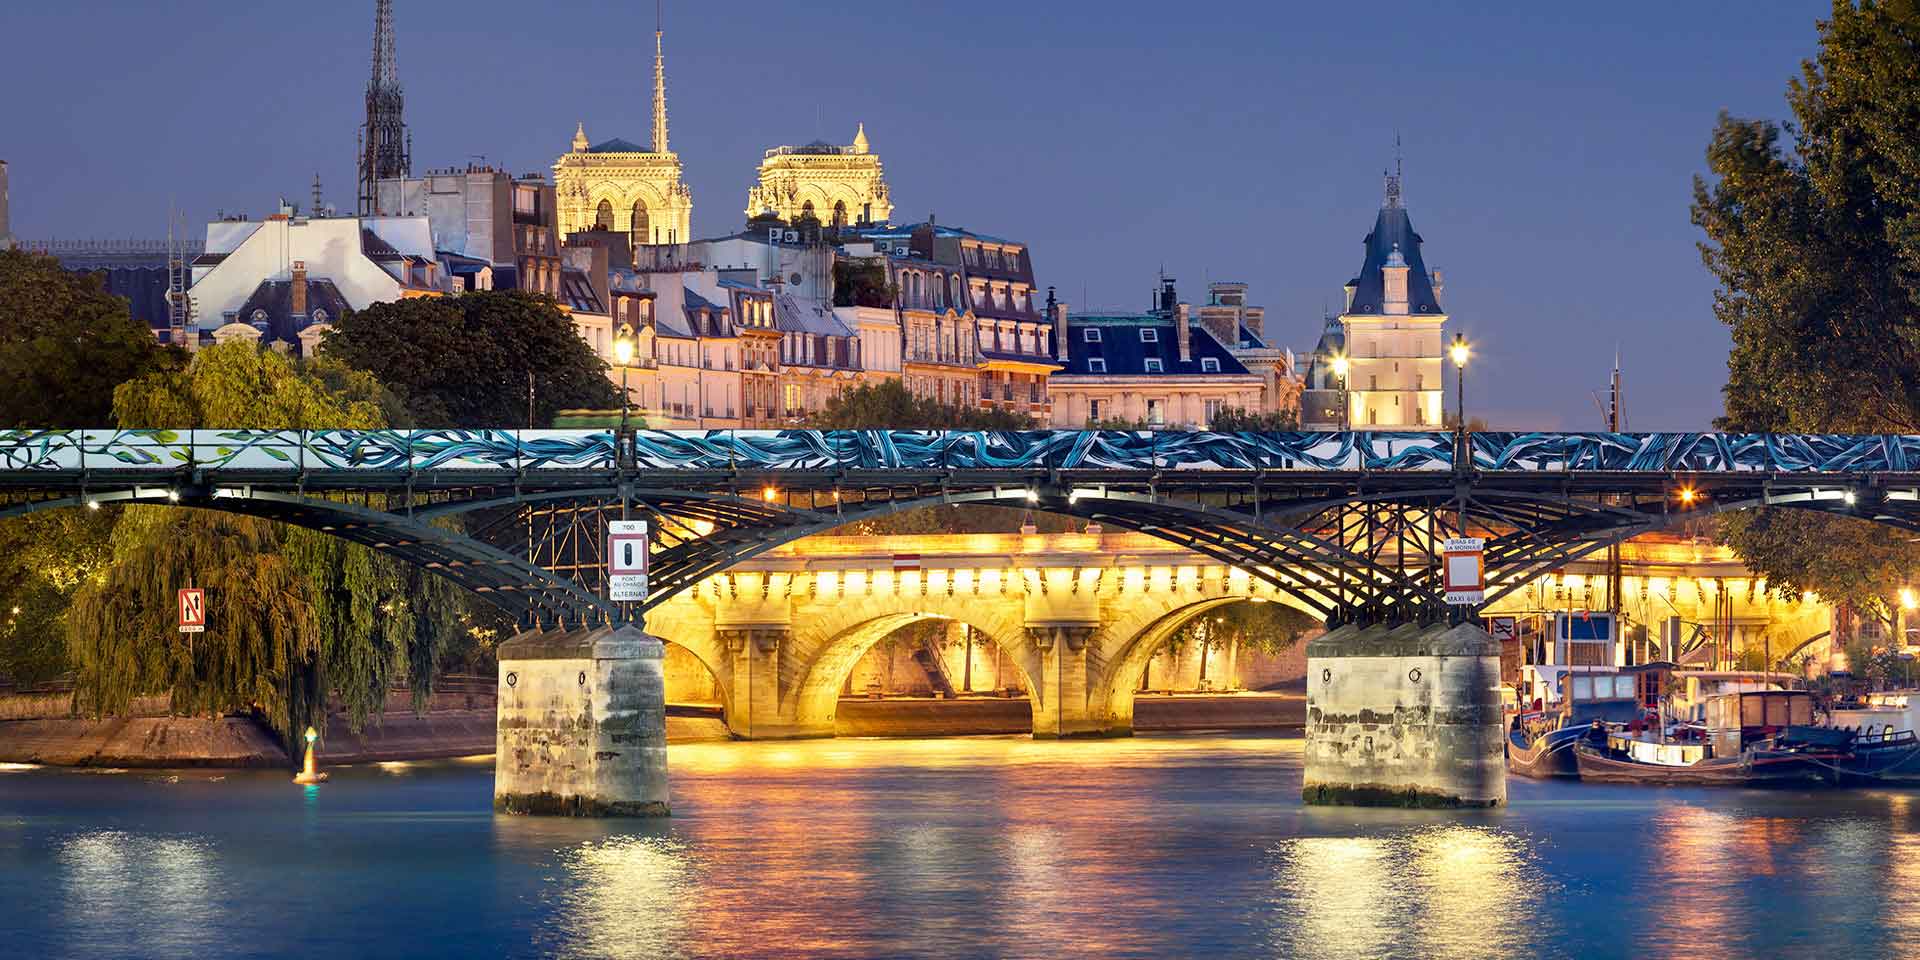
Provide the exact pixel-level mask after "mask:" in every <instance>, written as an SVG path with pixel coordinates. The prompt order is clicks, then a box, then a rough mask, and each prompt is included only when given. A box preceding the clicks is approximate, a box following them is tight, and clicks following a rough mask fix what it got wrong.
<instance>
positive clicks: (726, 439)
mask: <svg viewBox="0 0 1920 960" xmlns="http://www.w3.org/2000/svg"><path fill="white" fill-rule="evenodd" d="M1453 441H1454V438H1453V436H1452V435H1451V434H1447V433H1387V432H1359V431H1356V432H1351V433H1207V432H1180V431H1127V430H1026V431H937V430H832V431H814V430H705V431H666V430H641V431H638V432H637V433H636V434H635V436H634V441H633V458H634V463H635V465H636V466H638V467H639V468H641V469H645V470H690V471H692V470H716V471H725V470H774V471H782V470H916V471H938V470H1007V471H1022V472H1031V471H1035V470H1095V471H1097V470H1129V471H1148V470H1159V471H1169V470H1172V471H1185V470H1301V471H1315V470H1321V471H1326V470H1368V471H1445V470H1450V469H1451V468H1452V466H1453ZM1470 443H1471V447H1472V451H1473V461H1474V466H1475V467H1476V468H1477V469H1479V470H1483V471H1496V472H1498V471H1524V472H1540V471H1550V472H1560V471H1638V472H1656V473H1722V472H1743V473H1744V472H1763V471H1764V472H1779V473H1904V472H1909V471H1913V470H1916V469H1920V436H1890V435H1874V436H1845V435H1825V434H1716V433H1475V434H1473V435H1472V437H1471V440H1470ZM616 445H617V439H616V437H615V436H614V434H613V433H612V432H611V431H607V430H314V431H270V430H192V431H187V430H180V431H176V430H71V431H68V430H4V431H0V470H4V471H15V472H22V471H24V472H36V471H57V470H65V471H77V470H136V471H138V470H153V471H156V472H166V471H172V470H177V469H180V468H183V467H188V466H197V467H206V468H216V469H237V470H265V471H277V470H379V471H399V472H406V471H439V470H514V471H521V470H528V471H545V470H608V469H612V468H614V467H615V465H616V463H617V456H616Z"/></svg>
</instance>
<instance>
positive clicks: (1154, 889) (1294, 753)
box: [0, 737, 1920, 960]
mask: <svg viewBox="0 0 1920 960" xmlns="http://www.w3.org/2000/svg"><path fill="white" fill-rule="evenodd" d="M670 760H671V762H672V764H673V777H674V781H673V801H674V808H675V816H674V817H673V818H672V819H671V820H669V821H665V822H659V821H593V820H566V819H546V818H519V817H501V816H495V815H494V814H493V813H492V812H491V807H490V800H491V771H490V770H489V769H488V768H487V767H486V766H485V765H481V764H475V763H472V762H454V763H420V764H406V765H404V766H402V765H387V766H367V767H358V768H342V769H336V770H335V771H334V779H333V780H332V782H330V783H328V784H325V785H323V786H319V787H315V788H299V787H295V786H293V785H291V784H289V783H288V782H287V777H286V775H285V773H284V772H280V771H272V772H260V773H243V772H235V773H231V774H221V775H217V776H210V775H206V774H196V773H192V772H188V771H181V772H178V773H177V774H174V773H168V774H164V775H155V774H153V773H151V772H141V773H133V774H128V775H123V776H99V775H77V774H74V773H70V772H64V771H58V770H34V771H10V772H9V773H8V775H7V776H6V777H5V778H4V784H3V785H0V890H8V891H14V890H30V891H36V895H34V896H29V897H18V896H14V897H0V931H6V937H7V939H5V940H4V941H0V943H4V946H0V955H6V956H12V955H19V956H33V957H38V956H56V957H60V956H75V957H81V956H86V957H92V956H212V955H235V954H242V955H268V956H276V955H287V954H299V955H312V956H338V957H350V956H362V955H370V954H380V955H392V954H400V955H454V956H466V955H472V956H495V955H507V956H569V957H683V956H684V957H780V958H809V957H895V956H903V957H904V956H925V957H976V956H979V957H1166V956H1235V957H1238V956H1272V957H1305V958H1312V957H1351V956H1363V957H1419V958H1426V957H1456V956H1459V957H1465V956H1472V957H1501V958H1505V957H1527V958H1534V957H1576V956H1577V957H1580V958H1582V960H1585V958H1589V957H1639V956H1656V957H1658V956H1670V957H1698V956H1747V955H1771V954H1788V955H1831V956H1856V955H1857V956H1885V955H1890V954H1897V953H1899V952H1900V951H1901V950H1904V949H1907V947H1908V946H1910V945H1911V944H1912V943H1914V942H1916V938H1920V910H1916V909H1910V908H1908V907H1907V906H1906V895H1907V892H1909V891H1912V890H1915V889H1920V831H1917V830H1916V827H1920V803H1916V799H1915V798H1916V797H1920V794H1908V793H1901V792H1898V791H1861V792H1852V793H1844V794H1842V793H1812V792H1808V793H1796V792H1758V791H1709V790H1686V789H1668V790H1639V789H1634V788H1627V787H1600V786H1593V785H1587V786H1581V785H1579V784H1568V783H1534V782H1530V781H1514V782H1513V784H1512V799H1513V803H1512V805H1511V806H1509V807H1507V808H1503V809H1499V810H1495V811H1491V812H1478V813H1445V812H1434V811H1360V810H1352V809H1345V808H1338V809H1329V808H1313V809H1307V808H1303V807H1302V806H1301V805H1300V802H1299V791H1300V760H1301V750H1300V742H1299V741H1298V740H1297V739H1284V738H1282V739H1272V738H1259V737H1243V738H1228V737H1188V738H1146V737H1143V738H1137V739H1134V740H1122V741H1100V742H1056V743H1050V742H1034V741H1030V740H1024V739H1019V738H981V739H968V740H954V741H869V740H846V741H825V742H812V743H791V744H740V743H721V744H697V745H685V746H681V745H676V746H675V747H674V748H673V751H672V752H671V755H670Z"/></svg>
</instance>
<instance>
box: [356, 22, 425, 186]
mask: <svg viewBox="0 0 1920 960" xmlns="http://www.w3.org/2000/svg"><path fill="white" fill-rule="evenodd" d="M405 107H406V98H405V96H403V95H402V93H401V91H400V68H399V65H398V64H397V63H396V62H395V56H394V41H393V0H374V5H373V77H372V78H371V79H369V80H368V81H367V118H366V120H365V121H364V122H363V123H362V124H361V126H360V205H359V211H360V215H361V216H370V215H371V216H378V215H379V214H381V213H383V212H384V211H382V210H380V209H379V206H380V190H379V183H380V181H382V180H397V179H401V178H404V177H408V176H411V175H412V174H413V138H412V135H410V134H408V133H407V123H406V120H405V119H404V117H403V114H404V112H405Z"/></svg>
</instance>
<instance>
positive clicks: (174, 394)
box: [68, 343, 468, 739]
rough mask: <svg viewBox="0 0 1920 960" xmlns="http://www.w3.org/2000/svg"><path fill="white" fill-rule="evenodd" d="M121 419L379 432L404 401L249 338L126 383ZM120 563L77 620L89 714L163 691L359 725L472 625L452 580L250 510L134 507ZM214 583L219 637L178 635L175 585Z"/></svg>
mask: <svg viewBox="0 0 1920 960" xmlns="http://www.w3.org/2000/svg"><path fill="white" fill-rule="evenodd" d="M114 404H115V413H116V415H117V417H118V418H119V420H120V422H121V423H122V424H123V425H126V426H132V427H145V428H156V429H157V428H164V427H174V426H178V425H180V424H182V423H195V424H199V425H201V426H205V427H212V428H252V429H287V428H293V427H303V426H304V427H313V426H325V427H329V428H342V429H378V428H381V427H385V426H388V425H389V420H388V415H389V411H391V410H395V409H397V405H396V403H395V402H394V400H393V399H392V398H391V396H390V395H388V394H387V393H386V391H384V390H383V389H382V388H381V386H380V384H379V383H378V382H377V381H375V380H374V379H373V378H372V377H371V376H369V375H367V374H364V373H359V372H356V371H352V370H347V369H345V368H342V367H339V366H338V365H337V364H333V363H331V362H329V361H324V360H322V361H318V362H315V363H310V364H305V365H301V364H298V363H296V362H295V361H292V360H289V359H288V358H286V357H285V356H282V355H280V354H276V353H272V352H263V351H260V350H258V349H256V348H255V347H254V346H252V345H250V344H242V343H230V344H223V345H219V346H214V347H209V348H207V349H205V350H203V351H201V352H200V353H199V354H198V355H196V356H195V358H194V360H193V363H192V364H191V365H190V366H189V367H187V368H186V369H184V370H180V371H169V372H162V373H156V374H151V375H149V376H146V377H143V378H140V379H138V380H135V381H133V382H131V383H127V384H123V385H122V386H121V387H120V388H119V389H117V390H116V391H115V392H114ZM113 542H114V543H115V548H114V552H113V556H112V558H111V562H109V563H107V564H106V565H105V566H104V569H102V570H100V571H98V572H97V573H96V574H95V575H94V576H92V577H91V578H90V579H88V580H87V581H86V582H85V583H83V584H82V585H81V586H80V588H79V589H78V591H77V592H76V594H75V597H74V601H73V607H72V610H71V612H70V614H69V616H68V628H69V629H68V633H69V637H70V644H69V650H70V654H71V659H72V664H73V668H74V670H75V682H76V702H77V703H78V705H80V706H81V707H82V708H83V709H86V710H88V711H90V712H93V713H111V712H115V711H118V710H122V709H124V708H125V707H126V705H127V704H128V703H129V702H131V699H132V698H133V697H136V696H141V695H146V694H167V695H169V696H170V697H171V699H172V703H173V705H174V708H175V709H176V710H180V711H185V712H195V713H199V712H218V711H227V710H238V709H257V710H259V711H260V712H261V713H262V714H264V716H265V717H266V719H267V720H268V722H269V723H270V724H271V725H272V726H273V728H274V729H275V730H277V731H279V732H280V733H281V734H282V735H283V736H286V737H288V738H289V739H291V738H292V737H294V736H297V734H298V732H299V731H300V730H301V729H303V728H305V727H306V726H308V725H315V726H318V725H319V724H318V722H317V721H318V718H319V717H320V715H321V713H322V712H323V711H324V709H325V707H326V704H327V703H328V702H329V700H330V699H331V700H332V701H334V702H337V703H338V704H339V705H340V706H341V707H342V708H343V709H344V710H345V712H346V714H347V716H348V719H349V722H350V724H351V726H352V727H353V728H355V729H358V728H359V727H360V725H361V724H362V723H364V722H365V720H366V719H367V718H368V717H369V716H370V715H372V714H373V713H375V712H377V711H378V710H379V709H380V708H381V706H382V705H383V704H384V702H385V698H386V691H387V689H388V687H389V686H390V685H391V684H392V683H393V682H395V681H396V680H398V679H400V678H403V677H404V678H406V679H407V680H408V681H409V682H410V683H411V684H412V686H413V688H414V690H415V692H416V694H422V695H424V694H425V693H427V692H428V691H429V690H430V687H431V683H432V679H433V672H434V671H433V666H434V663H435V661H436V660H437V659H438V658H439V656H440V655H441V653H442V652H443V651H444V650H445V649H446V648H447V646H448V645H449V644H450V643H451V642H452V641H453V640H454V638H455V636H456V634H457V632H458V631H460V630H461V629H463V628H464V624H465V623H466V622H468V618H467V617H466V615H465V611H464V610H463V609H462V608H461V606H460V602H459V597H458V596H457V595H456V591H455V590H454V588H453V587H451V586H450V585H448V584H445V583H443V582H441V581H439V580H438V579H437V578H433V577H430V576H428V575H427V574H425V573H423V572H422V571H419V570H417V569H414V568H411V567H408V566H405V565H403V564H401V563H399V562H397V561H395V560H392V559H390V558H387V557H385V556H382V555H380V554H377V553H375V552H373V551H372V550H370V549H368V548H366V547H362V546H359V545H356V544H350V543H347V542H345V541H342V540H338V539H335V538H334V537H332V536H331V535H329V534H326V533H321V532H317V531H312V530H305V529H301V528H297V527H286V526H282V525H280V524H277V523H273V522H270V521H266V520H259V519H255V518H251V517H240V516H231V515H226V514H220V513H215V512H210V511H199V510H191V509H181V508H169V507H129V508H127V509H126V510H125V512H124V514H123V515H122V516H121V517H120V519H119V520H118V522H117V524H116V526H115V528H114V532H113ZM186 586H198V587H202V588H204V589H205V590H206V591H207V607H208V625H207V632H206V633H204V634H200V635H197V636H189V635H183V634H180V633H178V632H177V631H176V630H175V628H174V625H175V591H176V590H178V589H179V588H181V587H186Z"/></svg>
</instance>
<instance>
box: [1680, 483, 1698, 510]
mask: <svg viewBox="0 0 1920 960" xmlns="http://www.w3.org/2000/svg"><path fill="white" fill-rule="evenodd" d="M1698 499H1700V494H1699V492H1697V491H1695V490H1694V489H1693V488H1692V487H1681V488H1680V502H1681V503H1682V504H1684V505H1686V506H1689V507H1691V506H1693V502H1694V501H1695V500H1698Z"/></svg>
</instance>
